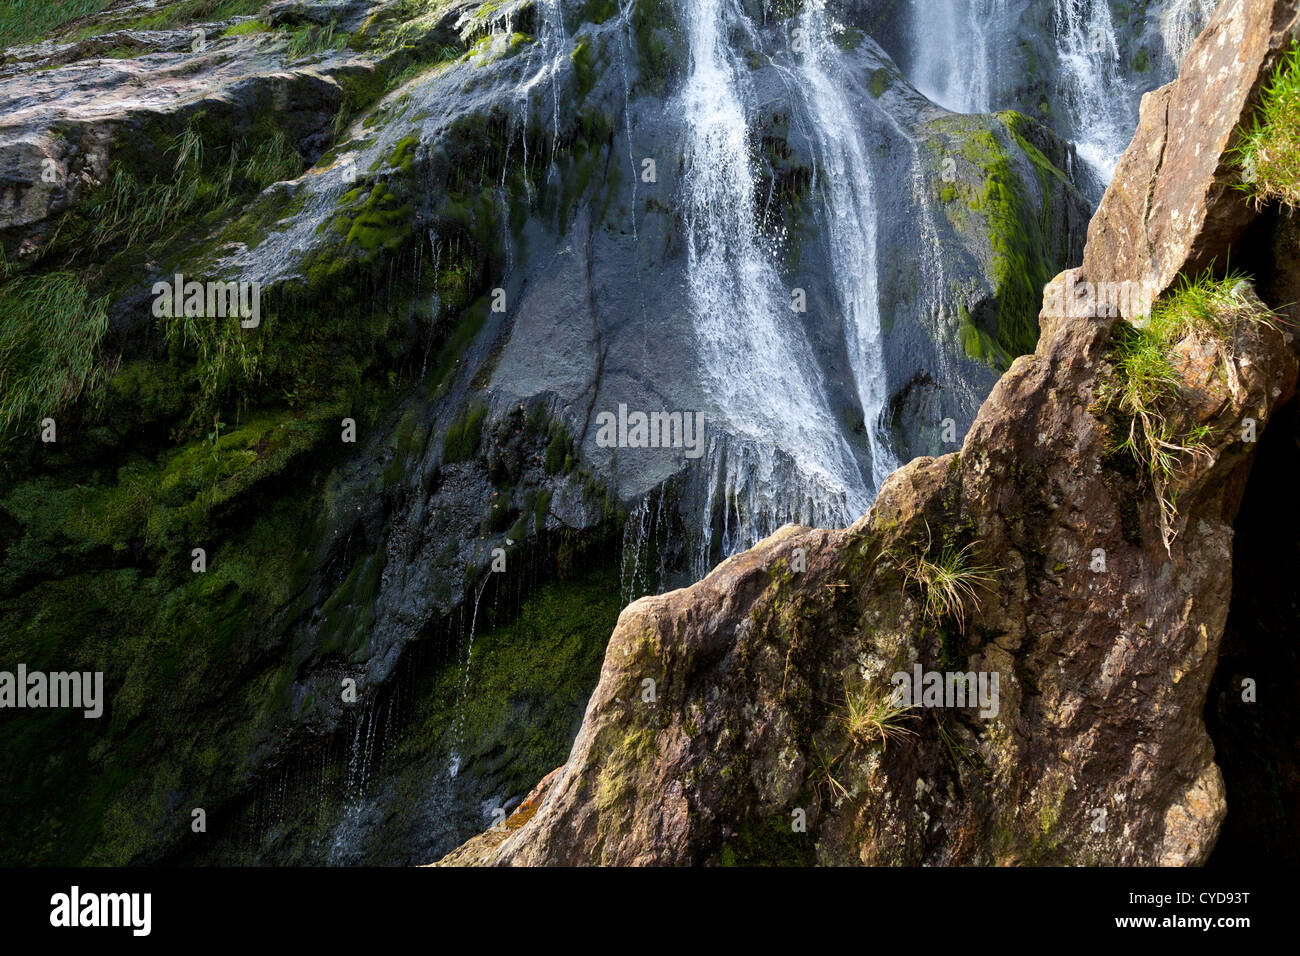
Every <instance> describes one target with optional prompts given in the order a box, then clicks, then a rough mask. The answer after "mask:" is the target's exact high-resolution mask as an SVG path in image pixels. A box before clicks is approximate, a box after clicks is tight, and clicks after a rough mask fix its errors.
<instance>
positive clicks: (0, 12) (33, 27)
mask: <svg viewBox="0 0 1300 956" xmlns="http://www.w3.org/2000/svg"><path fill="white" fill-rule="evenodd" d="M111 2H112V0H57V2H56V0H5V2H4V3H0V47H8V46H17V45H19V44H23V43H33V42H35V41H37V40H41V39H45V38H46V37H48V36H49V35H50V34H51V33H52V32H54V31H55V30H57V29H58V28H59V27H61V26H63V24H65V23H68V22H70V21H72V20H76V19H77V18H78V17H84V16H87V15H89V14H92V13H98V12H99V11H100V10H103V9H104V8H105V7H106V6H108V5H109V4H110V3H111Z"/></svg>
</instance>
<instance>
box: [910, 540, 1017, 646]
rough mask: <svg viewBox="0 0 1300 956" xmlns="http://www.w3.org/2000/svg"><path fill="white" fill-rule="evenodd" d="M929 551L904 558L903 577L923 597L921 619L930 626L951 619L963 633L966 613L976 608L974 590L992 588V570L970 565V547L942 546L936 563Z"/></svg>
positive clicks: (984, 566) (976, 594)
mask: <svg viewBox="0 0 1300 956" xmlns="http://www.w3.org/2000/svg"><path fill="white" fill-rule="evenodd" d="M926 532H927V533H928V532H929V525H928V524H927V525H926ZM930 550H931V545H930V544H927V546H926V548H925V550H924V551H921V552H919V553H917V554H914V555H912V556H911V557H910V558H908V559H907V560H906V561H905V562H904V563H903V574H904V575H905V576H906V578H907V580H908V581H910V582H911V583H912V584H915V585H916V586H917V587H919V588H920V589H921V591H922V593H923V594H924V595H925V616H926V618H927V619H928V620H929V621H930V622H931V623H932V624H936V625H937V624H939V623H940V622H941V621H943V620H947V619H951V620H954V621H956V622H957V627H958V629H959V630H961V631H963V632H964V631H965V630H966V615H967V612H968V609H969V608H970V607H974V608H976V609H978V608H979V594H978V589H980V588H991V587H992V583H993V572H994V570H995V569H994V568H992V567H988V566H986V565H982V564H977V563H976V562H975V561H974V559H973V557H972V552H973V550H974V545H971V544H968V545H966V546H965V547H963V548H958V547H957V546H956V545H953V544H945V545H944V546H943V548H942V549H941V550H940V553H939V557H938V558H937V559H932V558H931V557H930Z"/></svg>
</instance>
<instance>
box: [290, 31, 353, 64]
mask: <svg viewBox="0 0 1300 956" xmlns="http://www.w3.org/2000/svg"><path fill="white" fill-rule="evenodd" d="M347 44H348V35H347V34H346V33H338V32H336V31H335V29H334V22H333V21H330V23H329V24H327V25H326V26H323V27H318V26H315V25H313V24H310V23H305V24H303V25H302V26H300V27H296V28H294V29H293V30H290V31H289V49H288V53H289V58H290V59H295V60H296V59H298V58H299V57H304V56H313V55H315V54H317V53H323V52H324V51H325V50H341V49H343V48H344V47H345V46H347Z"/></svg>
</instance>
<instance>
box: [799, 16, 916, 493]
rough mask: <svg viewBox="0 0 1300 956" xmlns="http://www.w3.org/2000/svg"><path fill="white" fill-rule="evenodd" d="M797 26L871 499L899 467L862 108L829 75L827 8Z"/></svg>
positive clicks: (832, 62)
mask: <svg viewBox="0 0 1300 956" xmlns="http://www.w3.org/2000/svg"><path fill="white" fill-rule="evenodd" d="M800 26H801V27H802V28H803V34H802V35H803V39H804V42H805V44H806V49H805V50H804V52H803V54H802V56H801V57H800V59H799V75H800V78H801V80H802V81H803V82H802V84H801V86H802V88H803V90H804V91H805V93H806V99H807V103H808V112H809V115H810V117H811V119H812V120H813V122H812V124H811V125H812V131H813V135H814V136H815V137H816V141H817V152H818V158H819V160H820V168H819V170H818V176H817V184H816V185H817V187H818V189H819V191H820V192H821V195H822V197H823V200H824V206H825V217H824V225H825V232H826V235H827V239H828V241H829V244H830V252H831V270H832V272H833V277H834V285H835V291H836V295H837V298H838V299H839V303H840V308H841V311H842V315H843V322H844V336H845V341H846V343H847V345H848V351H849V361H850V362H851V363H852V366H853V373H854V379H855V385H856V386H857V392H858V399H859V401H860V402H861V405H862V412H863V419H864V421H865V423H866V430H867V440H868V444H869V446H870V451H871V479H872V480H871V485H872V490H873V492H874V491H875V490H876V489H878V488H879V487H880V486H881V485H882V484H883V483H884V481H885V479H886V478H887V477H888V476H889V474H890V472H892V471H893V470H894V469H895V468H897V467H898V462H897V461H896V460H895V458H894V455H893V453H892V452H891V451H890V450H889V447H888V443H887V441H886V440H885V438H884V436H883V435H882V430H883V428H884V424H883V422H882V418H883V416H884V412H885V407H886V405H887V403H888V401H889V392H888V387H887V384H886V383H887V378H886V370H885V355H884V342H883V334H882V330H881V327H880V294H879V289H878V282H879V277H878V271H879V270H878V264H877V261H876V229H877V223H876V185H875V175H874V174H873V173H872V171H871V166H870V164H869V162H868V160H867V147H866V144H865V143H864V142H863V138H862V123H861V121H860V117H859V113H860V109H861V107H860V106H859V107H858V109H857V110H855V109H853V108H851V107H850V105H849V102H848V100H847V99H846V98H845V94H844V90H845V88H846V83H845V82H844V81H843V79H842V78H841V77H839V76H832V75H831V72H828V71H833V70H835V68H836V67H840V68H841V69H842V67H841V66H840V64H841V61H840V60H839V57H838V52H837V50H836V48H835V47H834V45H833V43H832V41H831V40H830V32H831V31H830V26H829V24H828V23H827V20H826V8H825V0H806V2H805V4H804V9H803V13H802V14H801V16H800Z"/></svg>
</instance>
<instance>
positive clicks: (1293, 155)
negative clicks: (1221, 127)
mask: <svg viewBox="0 0 1300 956" xmlns="http://www.w3.org/2000/svg"><path fill="white" fill-rule="evenodd" d="M1233 157H1234V159H1235V160H1236V163H1237V166H1238V168H1239V169H1240V170H1241V182H1240V183H1239V184H1238V188H1240V189H1242V190H1243V191H1245V192H1246V193H1247V194H1248V195H1249V196H1250V197H1251V199H1252V200H1253V201H1254V203H1255V205H1256V206H1257V207H1261V208H1262V207H1263V206H1266V205H1268V204H1269V203H1273V202H1278V203H1282V204H1284V205H1287V206H1300V43H1296V44H1294V45H1293V46H1292V47H1291V49H1290V51H1289V52H1288V53H1287V54H1286V56H1284V57H1283V58H1282V62H1281V63H1280V64H1278V67H1277V70H1276V71H1275V72H1274V73H1273V77H1272V80H1271V81H1270V82H1269V85H1268V86H1267V87H1265V89H1264V96H1263V100H1262V102H1261V104H1260V107H1259V110H1258V111H1257V113H1256V114H1255V117H1254V120H1253V121H1252V122H1251V124H1250V125H1249V126H1247V127H1245V128H1244V129H1243V130H1242V134H1241V138H1240V140H1239V141H1238V143H1237V145H1236V147H1234V149H1233Z"/></svg>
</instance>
